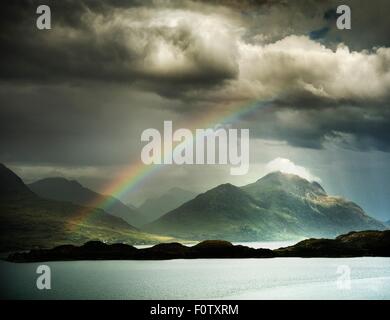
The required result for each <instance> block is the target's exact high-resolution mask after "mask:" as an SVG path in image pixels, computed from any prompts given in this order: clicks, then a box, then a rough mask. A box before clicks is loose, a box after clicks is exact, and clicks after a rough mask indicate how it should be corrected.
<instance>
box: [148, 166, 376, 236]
mask: <svg viewBox="0 0 390 320" xmlns="http://www.w3.org/2000/svg"><path fill="white" fill-rule="evenodd" d="M217 196H218V198H216V197H217ZM199 220H201V221H199ZM206 222H207V223H206ZM145 229H146V230H149V231H153V232H159V233H162V234H169V235H172V236H174V235H175V236H180V237H186V238H187V239H193V240H200V239H202V238H203V239H204V238H210V239H215V238H224V239H226V240H231V241H257V240H280V239H286V240H287V239H295V238H302V237H312V236H331V237H334V236H337V235H339V234H342V233H345V232H349V231H357V230H365V229H380V230H383V229H384V225H383V224H382V223H380V222H379V221H376V220H375V219H373V218H371V217H369V216H368V215H367V214H366V213H365V212H364V211H363V209H362V208H360V207H359V206H358V205H356V204H355V203H353V202H351V201H347V200H345V199H343V198H340V197H334V196H328V195H327V194H326V192H325V190H324V188H322V186H321V185H320V184H319V183H317V182H309V181H307V180H306V179H303V178H301V177H299V176H296V175H291V174H284V173H281V172H274V173H270V174H268V175H266V176H264V177H262V178H260V179H258V180H257V181H256V182H254V183H252V184H248V185H246V186H242V187H236V186H233V185H230V184H223V185H219V186H217V187H215V188H213V189H211V190H208V191H206V192H205V193H203V194H201V195H198V196H197V197H195V198H194V199H193V200H190V201H189V202H186V203H185V204H183V205H181V206H180V207H179V208H176V209H175V210H172V211H170V212H168V213H167V214H165V215H164V216H162V217H161V218H159V219H158V220H156V221H154V222H152V223H150V224H148V225H146V226H145Z"/></svg>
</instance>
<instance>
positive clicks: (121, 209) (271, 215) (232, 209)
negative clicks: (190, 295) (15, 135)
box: [0, 164, 387, 251]
mask: <svg viewBox="0 0 390 320" xmlns="http://www.w3.org/2000/svg"><path fill="white" fill-rule="evenodd" d="M29 187H30V188H31V189H30V188H28V187H27V186H26V185H25V184H24V183H23V181H22V180H21V179H20V178H19V177H18V176H17V175H16V174H15V173H13V172H12V171H11V170H9V169H8V168H6V167H5V166H4V165H1V164H0V251H7V250H16V249H29V248H34V247H46V248H47V247H53V246H56V245H62V244H73V245H79V244H82V243H85V242H86V241H89V240H100V241H105V242H108V243H113V242H123V243H129V244H141V243H156V242H166V241H169V240H170V239H173V238H172V237H175V238H180V239H186V240H204V239H224V240H230V241H260V240H284V239H286V240H287V239H302V238H307V237H335V236H337V235H339V234H343V233H347V232H350V231H360V230H369V229H372V230H384V229H386V228H387V227H386V226H385V225H384V224H383V223H381V222H379V221H377V220H375V219H373V218H371V217H369V216H368V215H367V214H366V213H365V212H364V211H363V209H362V208H360V207H359V206H358V205H357V204H355V203H353V202H350V201H347V200H345V199H343V198H340V197H334V196H329V195H327V193H326V192H325V190H324V189H323V188H322V187H321V185H320V184H318V183H316V182H309V181H307V180H305V179H302V178H300V177H299V176H296V175H291V174H283V173H280V172H275V173H271V174H268V175H267V176H265V177H263V178H261V179H259V180H258V181H256V182H255V183H252V184H249V185H246V186H243V187H236V186H234V185H231V184H222V185H219V186H217V187H215V188H213V189H211V190H209V191H207V192H205V193H203V194H200V195H198V196H196V197H195V198H193V199H191V198H192V197H193V196H194V194H193V193H191V192H189V191H185V190H182V189H178V188H175V189H171V190H170V191H169V192H167V193H166V194H164V195H163V196H161V197H159V198H156V199H153V200H149V201H146V202H145V203H144V205H142V206H141V208H140V209H139V211H140V213H138V212H137V210H135V209H134V208H130V207H128V206H126V205H124V204H123V203H122V202H120V201H119V200H118V199H115V198H112V197H110V196H105V195H101V194H98V193H96V192H94V191H92V190H89V189H87V188H85V187H83V186H82V185H80V184H79V183H78V182H76V181H69V180H66V179H63V178H50V179H43V180H40V181H37V182H35V183H33V184H30V185H29ZM188 198H190V200H187V201H186V199H188ZM107 200H109V201H110V202H112V204H113V205H112V206H110V207H105V206H103V205H102V203H104V202H106V201H107ZM178 203H179V204H178ZM180 203H182V204H180ZM91 205H94V206H98V208H93V207H88V208H87V206H91ZM176 205H178V207H177V208H174V209H172V210H170V211H169V212H168V213H166V214H163V212H165V211H166V210H169V208H171V207H174V206H176ZM103 209H104V210H103ZM108 210H109V211H108ZM144 210H145V211H144ZM146 212H148V214H147V215H148V217H147V218H146V220H147V219H152V218H153V217H154V216H159V215H161V214H163V216H161V217H159V218H158V219H157V220H155V221H153V222H151V223H148V224H146V225H144V226H142V230H143V231H140V230H139V229H137V228H136V227H134V226H133V225H134V224H136V223H139V224H141V223H142V221H145V220H142V218H141V217H142V215H143V214H145V213H146ZM122 218H123V219H122ZM124 219H125V220H127V221H128V222H126V221H125V220H124ZM129 221H134V224H132V223H129ZM139 224H138V225H139ZM156 234H160V235H163V236H160V235H156Z"/></svg>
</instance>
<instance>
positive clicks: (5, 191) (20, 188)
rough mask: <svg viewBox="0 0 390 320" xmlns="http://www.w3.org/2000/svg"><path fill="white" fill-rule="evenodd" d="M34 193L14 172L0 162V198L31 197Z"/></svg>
mask: <svg viewBox="0 0 390 320" xmlns="http://www.w3.org/2000/svg"><path fill="white" fill-rule="evenodd" d="M32 196H34V194H33V193H32V192H31V190H30V189H29V188H28V187H27V186H26V185H25V184H24V182H23V181H22V179H20V178H19V177H18V176H17V175H16V174H15V173H14V172H12V171H11V170H9V169H8V168H7V167H6V166H5V165H4V164H2V163H0V199H3V198H5V197H15V198H16V197H32Z"/></svg>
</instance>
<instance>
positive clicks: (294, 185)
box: [245, 171, 326, 196]
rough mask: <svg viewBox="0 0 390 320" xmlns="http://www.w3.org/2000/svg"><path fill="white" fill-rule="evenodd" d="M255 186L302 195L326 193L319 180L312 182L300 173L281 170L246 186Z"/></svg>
mask: <svg viewBox="0 0 390 320" xmlns="http://www.w3.org/2000/svg"><path fill="white" fill-rule="evenodd" d="M255 187H256V188H260V189H266V190H282V191H286V192H289V193H294V194H297V195H300V196H305V195H306V194H307V193H314V194H317V195H326V191H325V190H324V188H323V187H322V186H321V185H320V184H319V183H318V182H316V181H312V182H311V181H309V180H307V179H305V178H302V177H301V176H299V175H296V174H291V173H284V172H281V171H275V172H271V173H269V174H267V175H265V176H264V177H262V178H260V179H259V180H257V181H256V182H255V183H252V184H250V185H248V186H246V187H245V188H249V189H250V188H255Z"/></svg>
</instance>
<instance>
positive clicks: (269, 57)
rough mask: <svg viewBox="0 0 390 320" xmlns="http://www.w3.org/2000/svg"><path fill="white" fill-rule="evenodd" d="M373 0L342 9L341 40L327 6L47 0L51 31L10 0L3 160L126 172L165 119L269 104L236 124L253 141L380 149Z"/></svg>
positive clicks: (381, 85) (381, 21)
mask: <svg viewBox="0 0 390 320" xmlns="http://www.w3.org/2000/svg"><path fill="white" fill-rule="evenodd" d="M378 1H379V2H378V3H379V4H380V5H372V4H369V3H368V2H362V1H360V0H356V1H354V2H348V3H347V4H350V5H351V8H352V19H353V23H352V28H353V29H352V30H350V31H339V30H336V28H335V18H336V16H335V8H336V7H337V4H339V2H338V1H331V0H329V1H315V0H308V1H300V2H297V1H294V2H293V1H290V2H289V1H250V0H247V1H233V0H232V1H162V2H159V1H158V2H156V1H141V0H139V1H125V0H123V1H120V0H109V1H103V0H101V1H92V0H91V1H88V0H83V1H76V0H68V1H54V0H52V1H46V2H45V3H46V4H48V5H49V6H50V7H51V9H52V15H53V16H52V23H53V29H52V30H49V31H39V30H38V29H37V28H36V27H35V22H36V17H37V15H36V13H35V10H36V7H37V5H38V4H40V2H39V1H27V0H26V1H7V2H6V3H5V4H3V6H2V11H1V19H0V27H1V30H2V32H1V34H0V42H1V43H2V50H1V60H0V81H1V91H0V102H1V105H2V107H1V111H0V112H1V119H0V144H1V153H0V156H1V158H2V159H3V161H8V162H18V161H24V162H26V163H43V162H46V163H61V164H67V165H107V164H110V163H111V164H121V163H124V162H125V161H128V160H129V159H136V158H137V157H138V156H139V145H138V144H139V141H138V140H139V134H140V132H141V130H142V128H146V127H153V126H154V125H155V124H156V123H157V122H160V123H161V122H162V120H163V119H164V117H170V119H172V117H174V116H177V117H182V118H183V119H184V120H186V122H187V123H188V122H191V117H192V116H193V115H194V114H199V113H201V112H208V111H209V109H212V108H214V105H223V104H225V103H226V104H229V103H231V102H232V101H235V102H237V104H239V103H242V104H243V105H245V104H246V103H247V102H248V101H253V100H258V101H264V100H270V99H272V100H273V101H274V104H275V106H274V107H273V108H272V109H271V111H268V112H266V113H263V112H261V111H259V112H258V113H254V114H252V115H250V116H249V117H248V118H244V121H243V123H242V125H243V126H249V127H250V128H251V129H252V131H251V132H253V136H254V137H260V138H264V139H273V140H283V141H287V142H288V143H289V144H290V145H292V146H299V147H306V148H314V149H320V148H323V147H324V145H326V144H327V143H337V144H339V145H341V146H343V147H344V148H356V149H362V150H368V149H370V148H371V149H378V150H383V151H389V145H390V143H389V142H390V139H389V138H390V134H389V130H390V129H389V128H390V123H389V122H390V121H389V119H390V115H389V111H388V107H389V101H390V99H389V92H390V51H389V50H390V49H389V48H388V47H389V46H390V43H389V36H388V30H389V29H390V24H389V19H388V13H389V11H390V6H389V4H388V3H387V2H384V1H382V0H378ZM373 22H375V23H373ZM307 35H310V36H309V37H308V36H307ZM340 42H343V43H344V44H345V45H346V46H347V47H346V46H345V47H342V46H339V45H340ZM375 46H377V47H381V48H379V49H376V48H375V49H373V47H375ZM363 49H366V50H363ZM354 50H355V51H354ZM127 91H128V92H127ZM139 95H143V98H142V99H140V98H139ZM159 96H160V97H159ZM161 97H163V98H161ZM140 112H141V113H142V116H141V118H138V117H140V115H139V113H140ZM129 137H130V138H129Z"/></svg>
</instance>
